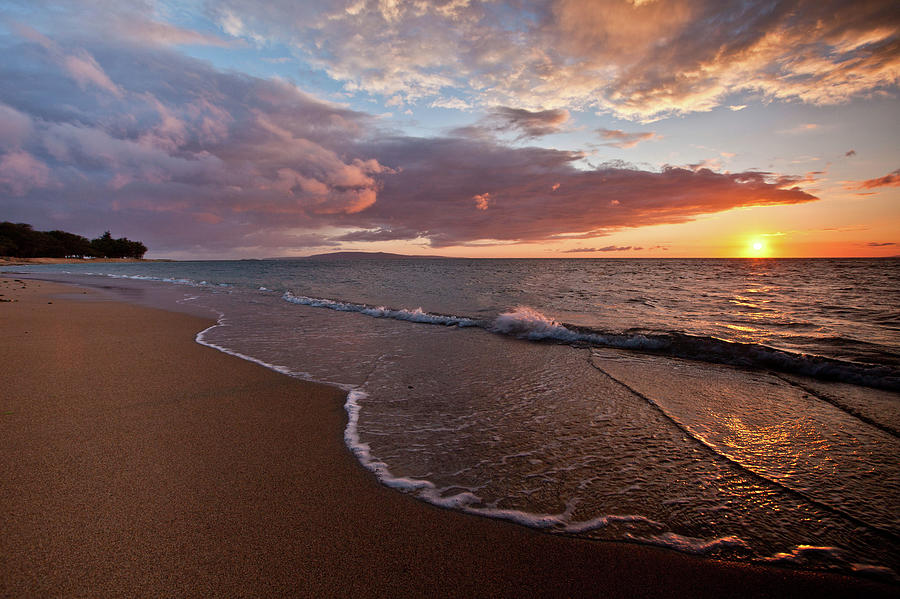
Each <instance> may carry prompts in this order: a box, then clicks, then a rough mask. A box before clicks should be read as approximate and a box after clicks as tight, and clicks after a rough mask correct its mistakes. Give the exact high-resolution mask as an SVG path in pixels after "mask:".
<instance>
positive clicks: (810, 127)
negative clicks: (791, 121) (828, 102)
mask: <svg viewBox="0 0 900 599" xmlns="http://www.w3.org/2000/svg"><path fill="white" fill-rule="evenodd" d="M819 128H820V125H819V124H817V123H801V124H800V125H796V126H794V127H791V128H790V129H782V130H781V131H779V132H778V133H782V134H784V135H800V134H802V133H809V132H811V131H815V130H816V129H819Z"/></svg>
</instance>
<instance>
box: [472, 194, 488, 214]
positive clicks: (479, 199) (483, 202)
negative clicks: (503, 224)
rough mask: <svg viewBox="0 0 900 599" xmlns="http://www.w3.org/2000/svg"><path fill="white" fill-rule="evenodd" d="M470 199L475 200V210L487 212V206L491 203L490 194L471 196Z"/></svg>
mask: <svg viewBox="0 0 900 599" xmlns="http://www.w3.org/2000/svg"><path fill="white" fill-rule="evenodd" d="M472 199H473V200H475V208H476V209H477V210H487V209H488V205H489V203H490V201H491V194H489V193H480V194H477V195H474V196H472Z"/></svg>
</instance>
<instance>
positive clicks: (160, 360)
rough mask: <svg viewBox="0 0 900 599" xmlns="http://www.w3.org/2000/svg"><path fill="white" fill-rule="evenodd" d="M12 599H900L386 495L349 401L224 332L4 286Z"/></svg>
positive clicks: (52, 289)
mask: <svg viewBox="0 0 900 599" xmlns="http://www.w3.org/2000/svg"><path fill="white" fill-rule="evenodd" d="M0 300H3V301H2V302H0V339H2V342H0V360H2V363H3V364H4V367H3V369H2V371H3V375H2V386H0V426H2V432H0V450H2V451H0V472H2V480H3V484H2V485H0V531H2V534H0V595H2V596H4V597H49V596H59V597H80V596H94V597H112V596H142V597H152V596H173V597H183V596H197V597H200V596H202V597H209V596H228V597H236V596H299V597H349V596H355V597H394V596H402V597H422V596H429V597H436V596H445V597H463V596H480V597H530V596H547V597H566V596H568V597H588V596H590V597H679V598H684V597H819V598H822V597H888V596H896V594H897V587H896V586H892V585H885V584H880V583H877V582H873V581H869V580H866V579H862V578H851V577H846V576H841V575H836V574H829V573H811V572H799V571H792V570H787V569H780V568H768V567H761V566H755V565H748V564H736V563H729V562H721V561H715V560H709V559H701V558H696V557H692V556H688V555H683V554H679V553H675V552H672V551H667V550H663V549H658V548H654V547H649V546H643V545H636V544H625V543H603V542H591V541H586V540H583V539H575V538H568V537H562V536H553V535H549V534H542V533H539V532H536V531H534V530H531V529H527V528H524V527H520V526H517V525H514V524H510V523H507V522H502V521H498V520H490V519H485V518H478V517H473V516H467V515H463V514H460V513H456V512H452V511H448V510H442V509H439V508H436V507H433V506H430V505H427V504H424V503H421V502H418V501H416V500H414V499H412V498H410V497H408V496H405V495H403V494H402V493H399V492H396V491H393V490H390V489H387V488H385V487H382V486H381V485H379V484H378V483H377V482H376V480H375V479H374V477H373V476H372V475H371V473H369V472H367V471H366V470H364V469H363V468H362V467H361V466H360V465H359V464H358V462H357V461H356V460H355V459H354V457H353V456H352V455H351V453H350V452H349V451H348V449H347V448H346V446H345V445H344V443H343V440H342V431H343V428H344V425H345V421H346V414H345V412H344V408H343V402H344V394H343V392H341V391H340V390H338V389H335V388H332V387H328V386H324V385H318V384H312V383H307V382H303V381H299V380H296V379H293V378H290V377H287V376H284V375H281V374H278V373H275V372H272V371H270V370H267V369H265V368H263V367H260V366H258V365H256V364H252V363H250V362H247V361H243V360H241V359H238V358H235V357H232V356H229V355H225V354H223V353H220V352H218V351H216V350H213V349H210V348H208V347H203V346H201V345H199V344H197V343H195V342H194V336H195V334H196V333H197V332H198V331H200V330H202V329H204V328H206V327H208V326H210V324H212V323H211V322H209V321H207V320H204V319H201V318H196V317H193V316H188V315H184V314H179V313H174V312H167V311H162V310H154V309H150V308H145V307H138V306H134V305H130V304H125V303H120V302H114V301H110V300H108V299H107V298H106V297H105V296H104V295H102V294H100V293H98V292H95V291H88V290H83V289H80V288H76V287H71V286H64V285H59V284H52V283H44V282H39V281H34V280H30V279H21V280H18V281H17V280H16V279H15V278H14V277H13V276H8V277H7V278H5V279H0Z"/></svg>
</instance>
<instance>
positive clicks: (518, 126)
mask: <svg viewBox="0 0 900 599" xmlns="http://www.w3.org/2000/svg"><path fill="white" fill-rule="evenodd" d="M488 118H489V119H490V120H492V121H493V122H494V123H495V127H496V128H497V129H500V130H505V131H507V130H512V131H518V132H519V133H520V135H522V136H523V137H541V136H543V135H550V134H551V133H558V132H559V130H560V129H561V128H562V126H563V125H565V124H566V123H567V122H568V121H569V111H568V110H560V109H557V110H539V111H531V110H525V109H523V108H510V107H509V106H498V107H497V108H494V109H492V110H491V111H490V113H489V116H488Z"/></svg>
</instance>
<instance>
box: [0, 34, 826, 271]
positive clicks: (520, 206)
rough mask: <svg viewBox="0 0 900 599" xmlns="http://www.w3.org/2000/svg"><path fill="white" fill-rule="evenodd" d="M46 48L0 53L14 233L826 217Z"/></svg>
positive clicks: (325, 237)
mask: <svg viewBox="0 0 900 599" xmlns="http://www.w3.org/2000/svg"><path fill="white" fill-rule="evenodd" d="M235 26H236V25H235ZM42 35H43V34H38V33H37V32H33V33H28V34H27V35H18V36H16V37H12V38H9V37H8V38H5V39H4V40H3V41H4V42H5V43H7V45H6V46H5V47H3V48H0V49H2V50H3V52H4V56H5V57H6V59H5V60H4V61H3V62H2V63H0V80H3V81H6V82H13V83H12V84H10V85H4V86H2V87H0V193H2V194H3V209H4V210H3V211H4V218H6V219H10V220H15V221H20V222H31V223H32V224H33V225H35V226H36V227H37V228H39V229H54V228H62V229H66V230H71V231H73V232H79V233H82V234H87V235H91V236H93V235H96V234H99V233H101V232H102V231H103V230H106V229H110V230H113V231H115V233H116V234H117V235H125V236H127V237H131V238H137V239H141V240H143V241H144V242H145V243H147V245H148V246H149V247H151V248H152V250H154V251H156V252H159V253H166V252H170V253H171V252H183V253H190V254H193V255H204V256H207V255H211V254H213V255H214V253H215V252H226V253H227V254H228V255H255V256H260V255H273V254H286V253H290V252H289V251H287V250H290V249H291V248H299V247H328V246H334V245H335V244H337V243H340V242H345V241H378V240H410V239H420V240H424V241H425V242H427V243H429V244H431V245H432V246H448V245H454V244H483V243H492V242H503V243H516V242H535V241H545V240H557V239H560V238H562V237H570V238H578V237H585V238H587V237H593V236H597V235H603V234H607V233H610V232H612V231H616V230H620V229H625V228H630V227H640V226H644V225H652V224H662V223H679V222H685V221H688V220H691V219H692V218H694V217H696V216H698V215H700V214H707V213H713V212H718V211H722V210H728V209H731V208H735V207H740V206H761V205H778V204H794V203H800V202H809V201H812V200H814V199H815V197H814V196H812V195H810V194H808V193H805V192H803V191H802V190H800V189H799V188H797V187H796V185H797V183H798V182H799V181H798V180H797V179H795V178H790V177H779V176H777V175H774V174H770V173H761V172H746V173H726V174H723V173H717V172H714V171H711V170H709V169H704V168H698V169H696V170H688V169H681V168H674V167H672V168H665V169H663V170H661V171H658V172H657V171H646V170H640V169H638V168H636V167H633V166H629V165H627V164H608V165H603V166H601V167H598V168H594V169H590V170H583V168H579V167H577V166H576V163H577V162H579V161H580V159H581V158H583V155H582V154H580V153H577V152H568V151H563V150H556V149H547V148H536V147H511V146H509V145H507V144H504V143H501V142H499V141H497V140H495V139H492V138H477V137H464V136H459V135H451V136H447V137H441V138H431V139H425V138H414V137H402V136H394V137H390V136H385V135H384V133H383V132H380V131H378V130H377V120H376V119H374V118H373V117H372V116H370V115H367V114H364V113H361V112H356V111H353V110H348V109H347V108H344V107H341V106H338V105H334V104H330V103H326V102H322V101H320V100H318V99H316V98H314V97H312V96H310V95H308V94H306V93H304V92H303V91H302V90H300V89H298V88H297V87H296V86H295V85H293V84H292V83H289V82H286V81H281V80H263V79H259V78H255V77H251V76H247V75H241V74H237V73H233V72H220V71H217V70H215V69H214V68H213V67H212V66H211V65H209V64H208V63H205V62H201V61H198V60H193V59H189V58H186V57H184V56H182V55H179V54H176V53H174V52H173V51H171V50H169V49H167V48H166V47H164V46H160V45H141V44H137V45H122V44H109V43H107V42H106V41H104V40H100V41H96V42H91V45H90V46H87V45H85V44H86V43H87V42H77V41H72V40H66V39H54V40H50V39H49V38H46V39H44V38H43V37H42ZM70 57H74V58H75V59H76V60H75V61H71V60H69V58H70ZM73 65H74V66H73ZM61 98H64V101H63V100H61ZM494 118H496V119H498V121H497V122H498V123H502V124H503V126H505V127H508V128H510V130H512V131H519V132H521V134H523V135H528V136H530V135H532V134H534V135H537V134H543V132H547V131H551V130H553V128H554V127H559V126H562V124H563V123H564V122H565V119H566V118H568V117H567V115H566V114H565V113H564V111H539V112H529V111H523V110H518V109H509V108H504V109H498V111H497V112H495V113H494ZM498 126H499V125H498ZM204 252H205V253H204Z"/></svg>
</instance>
